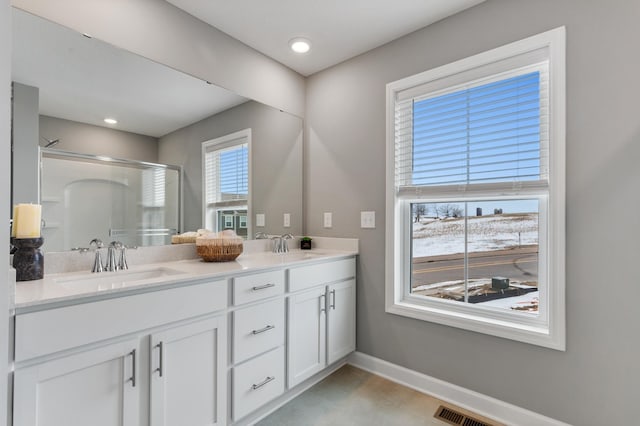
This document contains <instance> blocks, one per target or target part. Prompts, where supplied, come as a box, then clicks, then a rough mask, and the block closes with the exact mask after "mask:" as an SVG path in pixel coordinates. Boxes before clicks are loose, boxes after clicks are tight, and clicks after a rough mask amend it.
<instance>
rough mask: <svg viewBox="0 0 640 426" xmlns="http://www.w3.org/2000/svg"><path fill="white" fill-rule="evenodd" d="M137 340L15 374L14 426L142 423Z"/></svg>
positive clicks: (64, 358) (25, 369)
mask: <svg viewBox="0 0 640 426" xmlns="http://www.w3.org/2000/svg"><path fill="white" fill-rule="evenodd" d="M138 345H139V343H138V340H137V339H133V340H128V341H125V342H120V343H114V344H111V345H108V346H103V347H100V348H97V349H91V350H87V351H85V352H80V353H76V354H73V355H69V356H66V357H62V358H57V359H54V360H51V361H45V362H42V363H39V364H35V365H32V366H29V367H25V368H17V369H16V371H15V382H14V383H15V385H14V420H13V424H14V426H36V425H37V426H49V425H50V426H59V425H65V426H86V425H91V426H129V425H131V426H133V425H137V424H138V422H139V417H138V414H139V404H140V402H139V399H140V386H141V383H139V380H138V375H137V371H138V370H137V368H138V362H139V359H138V358H139V353H140V351H139V348H138Z"/></svg>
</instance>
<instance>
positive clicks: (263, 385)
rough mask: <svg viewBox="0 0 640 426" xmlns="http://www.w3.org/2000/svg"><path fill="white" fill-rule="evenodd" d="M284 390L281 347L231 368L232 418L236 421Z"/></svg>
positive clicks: (282, 349)
mask: <svg viewBox="0 0 640 426" xmlns="http://www.w3.org/2000/svg"><path fill="white" fill-rule="evenodd" d="M282 392H284V347H282V346H281V347H279V348H278V349H275V350H273V351H271V352H267V353H266V354H264V355H261V356H259V357H258V358H256V359H253V360H251V361H249V362H247V363H246V364H243V365H241V366H239V367H235V368H234V369H233V419H234V420H235V421H238V420H239V419H241V418H243V417H244V416H246V415H247V414H249V413H251V412H252V411H253V410H255V409H257V408H258V407H261V406H262V405H264V404H266V403H267V402H269V401H271V400H272V399H274V398H276V397H277V396H279V395H280V394H282Z"/></svg>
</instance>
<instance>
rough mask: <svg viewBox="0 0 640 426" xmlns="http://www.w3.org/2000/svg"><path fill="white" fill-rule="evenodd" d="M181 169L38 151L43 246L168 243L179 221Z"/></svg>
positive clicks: (60, 248) (68, 247) (58, 248)
mask: <svg viewBox="0 0 640 426" xmlns="http://www.w3.org/2000/svg"><path fill="white" fill-rule="evenodd" d="M181 181H182V168H181V167H178V166H170V165H166V164H155V163H146V162H141V161H133V160H123V159H115V158H108V157H102V156H93V155H86V154H79V153H74V152H66V151H59V150H54V149H47V148H41V149H40V203H41V204H42V218H43V230H42V235H43V237H44V240H45V243H44V249H45V250H46V251H64V250H71V249H73V248H75V247H87V246H88V244H89V241H91V240H92V239H93V238H99V239H101V240H102V241H104V242H105V243H108V242H109V241H120V242H122V243H123V244H126V245H128V246H149V245H163V244H170V243H171V235H173V234H176V233H178V232H179V229H180V227H181V226H180V224H181V212H180V205H181V202H180V198H181Z"/></svg>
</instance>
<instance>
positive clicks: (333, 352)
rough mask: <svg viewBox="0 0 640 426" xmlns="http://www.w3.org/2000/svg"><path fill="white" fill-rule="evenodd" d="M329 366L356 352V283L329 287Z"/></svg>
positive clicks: (352, 280) (353, 281)
mask: <svg viewBox="0 0 640 426" xmlns="http://www.w3.org/2000/svg"><path fill="white" fill-rule="evenodd" d="M327 304H328V307H327V364H328V365H330V364H333V363H334V362H336V361H338V360H339V359H341V358H343V357H345V356H347V355H348V354H350V353H351V352H353V351H355V350H356V281H355V280H354V279H350V280H348V281H344V282H340V283H336V284H332V285H330V286H328V287H327Z"/></svg>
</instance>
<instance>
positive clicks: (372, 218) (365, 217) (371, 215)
mask: <svg viewBox="0 0 640 426" xmlns="http://www.w3.org/2000/svg"><path fill="white" fill-rule="evenodd" d="M360 227H361V228H369V229H373V228H375V227H376V212H360Z"/></svg>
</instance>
